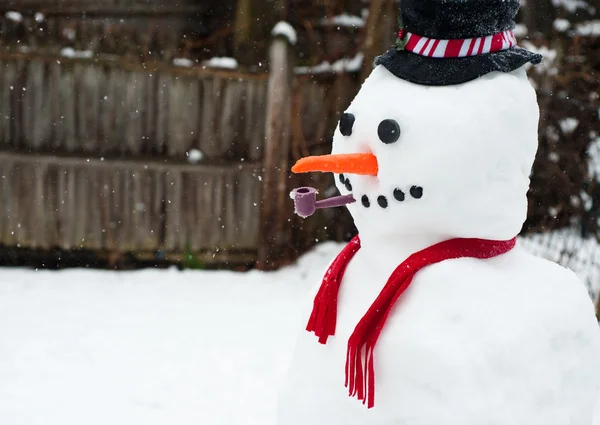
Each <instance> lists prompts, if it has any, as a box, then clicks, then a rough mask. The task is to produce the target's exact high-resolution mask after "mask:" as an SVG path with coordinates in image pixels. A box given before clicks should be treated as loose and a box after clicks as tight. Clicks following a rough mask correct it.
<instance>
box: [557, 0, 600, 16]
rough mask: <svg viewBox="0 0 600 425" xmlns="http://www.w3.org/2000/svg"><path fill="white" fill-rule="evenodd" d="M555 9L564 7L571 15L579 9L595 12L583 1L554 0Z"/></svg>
mask: <svg viewBox="0 0 600 425" xmlns="http://www.w3.org/2000/svg"><path fill="white" fill-rule="evenodd" d="M552 4H553V5H554V7H562V8H564V9H565V10H566V11H567V12H569V13H575V12H577V10H578V9H585V10H588V11H594V8H593V7H591V6H590V5H589V4H588V3H587V2H585V1H583V0H552Z"/></svg>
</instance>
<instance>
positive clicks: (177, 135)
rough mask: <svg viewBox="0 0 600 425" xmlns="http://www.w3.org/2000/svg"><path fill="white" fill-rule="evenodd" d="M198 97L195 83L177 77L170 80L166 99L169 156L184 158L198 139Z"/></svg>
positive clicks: (196, 83)
mask: <svg viewBox="0 0 600 425" xmlns="http://www.w3.org/2000/svg"><path fill="white" fill-rule="evenodd" d="M198 96H199V89H198V82H197V81H190V80H188V79H182V78H179V77H175V78H173V79H172V80H171V84H170V90H169V99H168V103H169V108H168V134H169V143H168V148H167V153H168V155H169V156H173V157H184V156H185V153H186V152H188V151H189V149H190V147H191V146H193V145H195V143H194V142H195V141H196V140H197V139H198V134H197V130H196V129H197V117H198V101H199V99H198Z"/></svg>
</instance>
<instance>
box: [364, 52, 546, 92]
mask: <svg viewBox="0 0 600 425" xmlns="http://www.w3.org/2000/svg"><path fill="white" fill-rule="evenodd" d="M541 61H542V56H541V55H539V54H537V53H533V52H530V51H529V50H525V49H522V48H520V47H513V48H510V49H507V50H502V51H499V52H494V53H486V54H483V55H477V56H469V57H464V58H431V57H427V56H420V55H417V54H415V53H412V52H409V51H406V50H397V49H395V48H393V49H391V50H389V51H388V52H386V53H385V54H383V55H381V56H378V57H377V58H375V65H383V66H384V67H385V68H386V69H387V70H388V71H390V72H391V73H392V74H394V75H395V76H396V77H398V78H401V79H403V80H406V81H410V82H411V83H415V84H420V85H426V86H449V85H454V84H462V83H466V82H468V81H471V80H474V79H476V78H478V77H481V76H482V75H485V74H488V73H490V72H494V71H499V72H512V71H514V70H515V69H517V68H520V67H522V66H523V65H525V64H526V63H528V62H531V63H533V64H538V63H540V62H541Z"/></svg>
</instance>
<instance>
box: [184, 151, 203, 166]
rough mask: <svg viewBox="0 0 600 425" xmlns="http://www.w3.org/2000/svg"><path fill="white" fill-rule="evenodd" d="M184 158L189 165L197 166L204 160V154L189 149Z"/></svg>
mask: <svg viewBox="0 0 600 425" xmlns="http://www.w3.org/2000/svg"><path fill="white" fill-rule="evenodd" d="M186 156H187V159H188V162H189V163H190V164H197V163H199V162H200V161H201V160H202V158H204V154H203V153H202V151H200V150H198V149H190V150H189V151H188V152H186Z"/></svg>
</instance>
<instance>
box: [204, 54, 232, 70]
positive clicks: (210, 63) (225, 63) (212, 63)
mask: <svg viewBox="0 0 600 425" xmlns="http://www.w3.org/2000/svg"><path fill="white" fill-rule="evenodd" d="M202 65H203V66H205V67H206V68H225V69H236V68H237V67H238V62H237V60H236V59H235V58H229V57H214V58H210V59H209V60H206V61H204V62H202Z"/></svg>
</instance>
